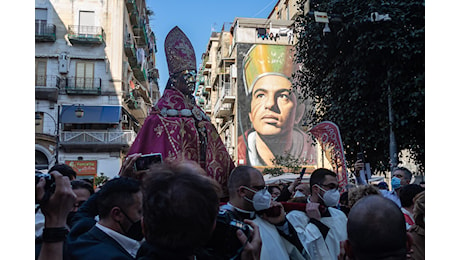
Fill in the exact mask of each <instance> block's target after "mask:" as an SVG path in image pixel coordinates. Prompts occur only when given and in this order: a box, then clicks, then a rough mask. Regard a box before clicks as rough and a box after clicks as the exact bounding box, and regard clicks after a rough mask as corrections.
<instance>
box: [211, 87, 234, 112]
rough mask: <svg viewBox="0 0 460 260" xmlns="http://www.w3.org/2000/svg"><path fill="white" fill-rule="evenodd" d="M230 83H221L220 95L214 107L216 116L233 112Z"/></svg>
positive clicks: (232, 95)
mask: <svg viewBox="0 0 460 260" xmlns="http://www.w3.org/2000/svg"><path fill="white" fill-rule="evenodd" d="M233 92H234V91H233V89H232V87H231V85H230V83H223V85H222V87H221V89H220V96H219V99H218V100H217V103H216V106H215V107H214V115H215V116H216V117H226V116H229V115H231V114H233V104H234V103H235V94H234V93H233Z"/></svg>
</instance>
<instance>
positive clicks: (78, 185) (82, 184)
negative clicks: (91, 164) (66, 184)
mask: <svg viewBox="0 0 460 260" xmlns="http://www.w3.org/2000/svg"><path fill="white" fill-rule="evenodd" d="M70 185H72V189H73V190H76V189H86V190H88V191H89V194H90V195H93V194H94V188H93V186H92V185H91V184H89V183H88V182H87V181H82V180H73V181H71V182H70Z"/></svg>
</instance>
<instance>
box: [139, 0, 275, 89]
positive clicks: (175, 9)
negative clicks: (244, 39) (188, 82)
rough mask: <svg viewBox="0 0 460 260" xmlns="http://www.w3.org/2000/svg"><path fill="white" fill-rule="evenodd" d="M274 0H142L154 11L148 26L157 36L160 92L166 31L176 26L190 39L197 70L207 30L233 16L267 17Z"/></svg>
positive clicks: (216, 28)
mask: <svg viewBox="0 0 460 260" xmlns="http://www.w3.org/2000/svg"><path fill="white" fill-rule="evenodd" d="M277 2H278V0H231V1H230V0H195V1H193V0H188V1H184V0H146V3H147V7H148V8H149V9H150V10H152V11H153V12H154V15H153V17H152V18H151V20H150V26H151V29H152V31H153V32H154V33H155V36H156V39H157V49H158V52H157V53H156V61H157V62H156V67H157V69H158V70H159V73H160V79H159V81H158V83H159V88H160V92H161V93H163V90H164V88H165V85H166V82H167V81H168V77H169V74H168V65H167V63H166V57H165V52H164V45H163V43H164V41H165V38H166V35H168V32H169V31H170V30H171V29H172V28H174V26H176V25H177V26H179V28H180V29H181V30H182V31H183V32H184V33H185V34H186V35H187V37H188V38H189V39H190V41H191V42H192V45H193V48H194V49H195V55H196V58H197V70H198V68H199V65H200V62H201V55H202V54H203V53H204V52H205V50H206V47H207V45H208V41H209V38H210V36H211V32H212V30H213V28H214V31H221V28H222V25H223V24H224V23H225V22H229V23H233V21H234V20H235V17H246V18H267V17H268V15H269V14H270V12H271V11H272V9H273V8H274V6H275V4H276V3H277Z"/></svg>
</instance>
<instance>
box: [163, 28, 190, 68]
mask: <svg viewBox="0 0 460 260" xmlns="http://www.w3.org/2000/svg"><path fill="white" fill-rule="evenodd" d="M165 53H166V61H167V63H168V70H169V75H170V76H171V75H173V74H175V73H178V72H182V71H184V70H196V58H195V51H194V49H193V46H192V43H191V42H190V40H189V39H188V38H187V36H186V35H185V33H184V32H183V31H182V30H181V29H179V27H177V26H176V27H174V28H173V29H172V30H171V31H169V33H168V35H167V36H166V39H165Z"/></svg>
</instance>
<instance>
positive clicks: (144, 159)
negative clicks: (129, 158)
mask: <svg viewBox="0 0 460 260" xmlns="http://www.w3.org/2000/svg"><path fill="white" fill-rule="evenodd" d="M162 162H163V157H162V156H161V153H151V154H144V155H142V156H141V157H139V158H137V160H136V162H134V170H135V171H143V170H148V169H149V168H150V166H151V165H152V164H154V163H162Z"/></svg>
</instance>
